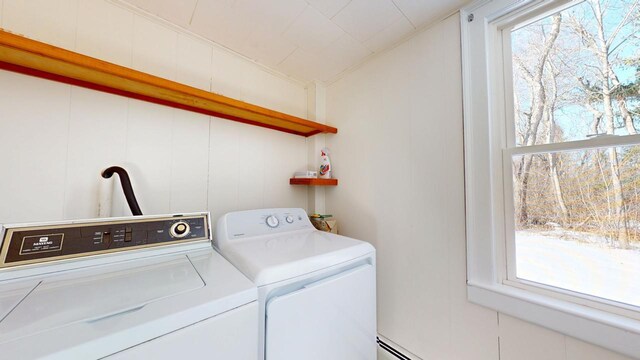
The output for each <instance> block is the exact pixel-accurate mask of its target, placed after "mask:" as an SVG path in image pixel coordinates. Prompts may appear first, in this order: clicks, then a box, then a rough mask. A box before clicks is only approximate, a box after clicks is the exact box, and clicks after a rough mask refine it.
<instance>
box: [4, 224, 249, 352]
mask: <svg viewBox="0 0 640 360" xmlns="http://www.w3.org/2000/svg"><path fill="white" fill-rule="evenodd" d="M0 235H2V237H1V238H0V239H2V246H1V248H0V249H1V251H0V349H1V350H0V354H1V355H0V358H3V359H33V358H51V359H97V358H109V359H145V358H153V359H179V358H183V359H242V360H244V359H247V360H250V359H257V356H258V351H257V347H258V305H257V289H256V287H255V285H253V284H252V283H251V282H250V281H249V280H248V279H247V278H246V277H245V276H244V275H242V274H241V273H240V272H239V271H238V270H237V269H236V268H235V267H233V265H231V264H230V263H229V262H228V261H226V260H225V259H224V258H223V257H222V256H220V255H219V254H218V253H216V252H215V251H214V250H213V249H212V247H211V241H210V221H209V215H208V214H207V213H198V214H184V215H173V216H140V217H128V218H109V219H95V220H86V221H70V222H57V223H42V224H25V225H11V226H5V227H3V228H2V232H0Z"/></svg>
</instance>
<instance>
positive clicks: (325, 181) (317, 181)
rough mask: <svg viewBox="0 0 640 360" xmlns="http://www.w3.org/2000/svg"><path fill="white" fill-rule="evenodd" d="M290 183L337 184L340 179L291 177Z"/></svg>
mask: <svg viewBox="0 0 640 360" xmlns="http://www.w3.org/2000/svg"><path fill="white" fill-rule="evenodd" d="M289 184H290V185H309V186H336V185H338V179H295V178H291V179H289Z"/></svg>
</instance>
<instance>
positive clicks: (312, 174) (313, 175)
mask: <svg viewBox="0 0 640 360" xmlns="http://www.w3.org/2000/svg"><path fill="white" fill-rule="evenodd" d="M293 178H294V179H317V178H318V172H317V171H313V170H308V171H296V172H295V173H293Z"/></svg>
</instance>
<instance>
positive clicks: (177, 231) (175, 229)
mask: <svg viewBox="0 0 640 360" xmlns="http://www.w3.org/2000/svg"><path fill="white" fill-rule="evenodd" d="M189 230H190V229H189V224H187V223H186V222H184V221H180V222H177V223H175V224H173V225H171V229H170V233H171V236H173V237H177V238H182V237H185V236H187V235H188V234H189Z"/></svg>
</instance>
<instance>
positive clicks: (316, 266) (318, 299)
mask: <svg viewBox="0 0 640 360" xmlns="http://www.w3.org/2000/svg"><path fill="white" fill-rule="evenodd" d="M214 245H215V246H216V247H217V249H218V250H219V251H220V253H221V254H222V255H223V256H225V257H226V258H227V259H228V260H229V261H230V262H231V263H233V264H234V265H235V266H236V267H237V268H238V269H240V271H242V272H243V273H244V274H245V275H246V276H247V277H248V278H249V279H251V280H252V281H253V282H254V283H255V284H256V285H257V286H258V297H259V306H260V321H261V324H260V345H259V351H260V358H261V359H266V360H289V359H296V360H299V359H305V360H326V359H332V360H358V359H362V360H373V359H375V358H376V268H375V249H374V248H373V246H371V245H370V244H368V243H366V242H363V241H359V240H355V239H351V238H347V237H344V236H340V235H335V234H329V233H325V232H321V231H318V230H316V229H315V228H314V227H313V225H312V224H311V222H310V221H309V218H308V217H307V214H306V212H305V211H304V210H303V209H265V210H250V211H241V212H233V213H228V214H226V215H224V216H223V217H221V218H220V219H219V220H218V224H217V228H216V236H215V237H214Z"/></svg>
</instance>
